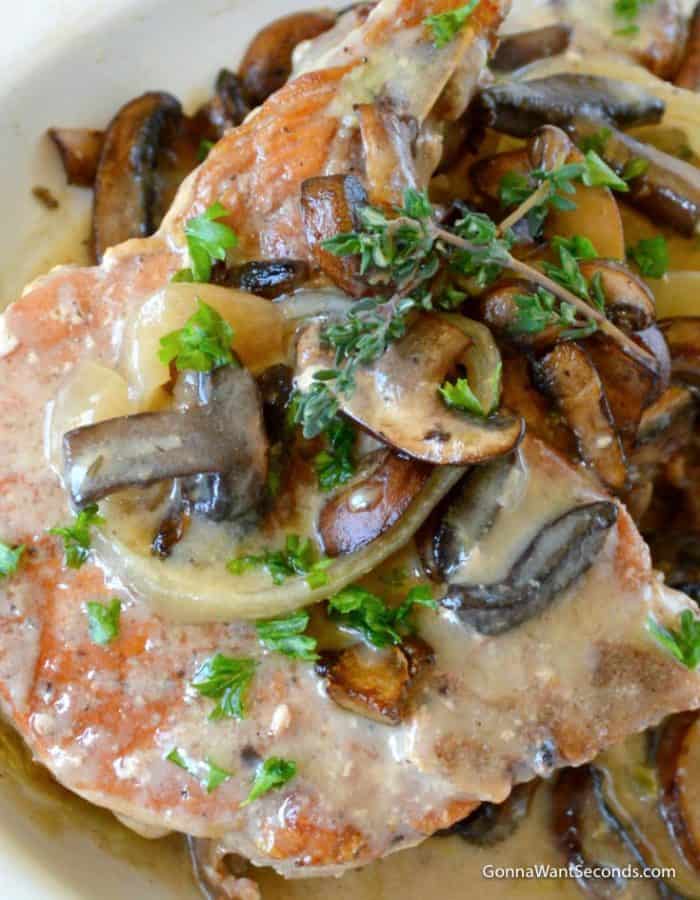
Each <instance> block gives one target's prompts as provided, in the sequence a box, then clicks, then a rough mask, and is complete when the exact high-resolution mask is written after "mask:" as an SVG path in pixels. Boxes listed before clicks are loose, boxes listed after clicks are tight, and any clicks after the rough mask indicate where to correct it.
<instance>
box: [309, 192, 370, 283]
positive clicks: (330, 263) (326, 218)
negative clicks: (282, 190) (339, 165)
mask: <svg viewBox="0 0 700 900" xmlns="http://www.w3.org/2000/svg"><path fill="white" fill-rule="evenodd" d="M367 203H368V199H367V193H366V191H365V189H364V187H363V186H362V183H361V182H360V181H359V180H358V179H357V178H355V177H354V176H353V175H325V176H319V177H318V178H309V179H307V180H306V181H305V182H304V183H303V184H302V186H301V211H302V217H303V220H304V232H305V234H306V240H307V243H308V245H309V247H310V248H311V251H312V253H313V255H314V259H315V260H316V263H317V265H318V267H319V268H320V269H321V271H322V272H323V273H324V274H325V275H327V276H328V277H329V278H330V279H331V281H332V282H333V283H334V284H336V285H338V287H339V288H340V289H341V290H343V291H345V293H346V294H350V295H351V296H353V297H361V296H363V294H366V293H367V283H366V282H365V280H364V279H363V278H362V277H361V276H360V262H359V260H358V259H357V257H354V256H344V257H341V256H336V255H335V254H333V253H330V252H329V251H328V250H324V248H323V242H324V241H326V240H328V239H329V238H333V237H335V236H336V235H338V234H343V233H345V232H348V231H354V230H355V229H356V228H357V227H358V226H359V222H358V219H357V209H358V207H361V206H366V205H367Z"/></svg>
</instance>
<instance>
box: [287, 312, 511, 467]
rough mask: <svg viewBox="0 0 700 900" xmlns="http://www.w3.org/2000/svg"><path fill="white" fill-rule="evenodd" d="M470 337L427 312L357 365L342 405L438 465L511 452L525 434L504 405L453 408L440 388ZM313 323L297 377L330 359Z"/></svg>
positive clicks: (301, 347)
mask: <svg viewBox="0 0 700 900" xmlns="http://www.w3.org/2000/svg"><path fill="white" fill-rule="evenodd" d="M470 345H471V340H470V339H469V338H468V337H467V336H466V335H465V334H464V333H463V332H462V331H461V330H460V329H459V328H457V327H455V326H454V325H452V324H451V323H449V322H447V321H446V320H445V319H443V318H441V317H439V316H434V315H423V316H420V318H418V319H417V320H416V321H415V322H414V323H413V325H412V326H411V327H410V328H409V330H408V332H407V334H406V336H405V337H403V338H402V339H401V340H400V341H398V342H396V343H395V344H393V345H392V346H391V347H389V349H388V350H387V351H386V353H384V355H383V356H382V357H381V359H379V360H378V361H377V362H375V363H373V364H372V365H369V366H366V367H364V368H362V369H359V370H358V371H357V374H356V379H355V380H356V388H355V390H354V392H353V393H352V395H351V396H350V397H349V398H347V399H342V400H341V406H342V409H343V412H344V413H345V414H346V415H348V416H349V417H350V418H352V419H354V420H355V421H356V422H357V423H358V424H359V425H361V426H362V427H363V428H365V429H366V430H367V431H369V432H370V433H371V434H374V435H375V436H376V437H377V438H378V439H379V440H381V441H382V442H383V443H385V444H388V445H389V446H392V447H395V448H396V449H397V450H399V451H400V452H402V453H405V454H407V455H408V456H411V457H413V458H414V459H420V460H423V461H424V462H430V463H434V464H437V465H469V464H471V463H475V462H482V461H484V460H487V459H491V458H493V457H496V456H502V455H504V454H506V453H509V452H510V451H511V450H512V449H513V448H514V447H515V446H516V445H517V444H518V443H519V441H520V439H521V438H522V433H523V425H522V420H521V419H520V418H518V417H516V416H513V415H511V414H510V413H508V412H506V411H503V412H501V413H499V414H496V415H493V416H490V417H488V418H479V417H475V416H470V415H467V414H465V413H462V412H460V411H457V410H453V409H450V408H448V407H447V406H446V405H445V404H444V402H443V401H442V399H441V397H440V394H439V392H438V388H439V387H440V385H441V384H442V383H443V382H444V381H445V379H446V377H447V376H448V374H450V373H451V372H452V371H454V369H455V367H456V366H457V365H458V364H460V362H463V361H464V357H465V354H466V352H467V350H468V348H469V347H470ZM332 362H333V357H332V355H330V354H329V352H328V351H327V350H326V349H324V348H323V347H322V345H321V341H320V327H319V326H318V325H311V326H309V327H308V328H307V329H306V330H305V331H304V332H303V333H302V335H301V337H300V339H299V344H298V348H297V381H298V382H302V383H303V382H305V381H307V380H310V379H311V377H312V376H313V372H314V371H317V370H319V369H327V368H329V367H330V366H332Z"/></svg>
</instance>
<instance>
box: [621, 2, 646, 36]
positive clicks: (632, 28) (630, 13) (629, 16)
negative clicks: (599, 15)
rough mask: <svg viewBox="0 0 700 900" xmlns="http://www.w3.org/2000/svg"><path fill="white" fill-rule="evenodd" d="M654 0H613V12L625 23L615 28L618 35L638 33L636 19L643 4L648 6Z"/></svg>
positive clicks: (634, 34)
mask: <svg viewBox="0 0 700 900" xmlns="http://www.w3.org/2000/svg"><path fill="white" fill-rule="evenodd" d="M655 2H656V0H615V2H614V3H613V13H614V14H615V15H616V16H617V18H618V19H620V20H621V21H622V22H624V23H625V24H623V25H621V26H620V27H619V28H617V29H616V30H615V34H616V35H618V36H619V37H635V36H636V35H638V34H639V25H638V24H637V19H638V18H639V15H640V13H641V11H642V7H643V6H649V5H651V4H652V3H655Z"/></svg>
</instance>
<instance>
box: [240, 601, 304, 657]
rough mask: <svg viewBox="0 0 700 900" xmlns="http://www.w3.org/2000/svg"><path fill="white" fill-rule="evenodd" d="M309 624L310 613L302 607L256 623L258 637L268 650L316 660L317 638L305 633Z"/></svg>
mask: <svg viewBox="0 0 700 900" xmlns="http://www.w3.org/2000/svg"><path fill="white" fill-rule="evenodd" d="M308 625H309V614H308V612H307V611H306V610H304V609H300V610H298V611H297V612H293V613H290V614H289V615H288V616H283V617H281V618H278V619H260V620H259V621H257V622H256V623H255V628H256V630H257V632H258V637H259V638H260V640H261V641H262V643H263V645H264V646H265V647H267V649H268V650H274V651H276V652H277V653H283V654H284V655H285V656H289V657H291V658H292V659H301V660H304V661H305V662H314V661H315V660H317V659H318V654H317V653H316V638H313V637H311V636H310V635H308V634H304V632H305V631H306V629H307V628H308Z"/></svg>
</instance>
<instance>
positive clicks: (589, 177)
mask: <svg viewBox="0 0 700 900" xmlns="http://www.w3.org/2000/svg"><path fill="white" fill-rule="evenodd" d="M581 180H582V181H583V183H584V184H585V185H586V187H609V188H611V189H612V190H613V191H620V193H623V194H624V193H626V192H627V191H629V185H628V184H627V182H626V181H624V180H623V179H622V178H620V176H619V175H618V174H617V173H616V172H614V171H613V170H612V169H611V168H610V166H609V165H608V164H607V163H606V162H605V160H604V159H601V157H600V156H599V155H598V154H597V153H596V151H595V150H589V151H588V152H587V153H586V171H585V172H584V173H583V175H582V177H581Z"/></svg>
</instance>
